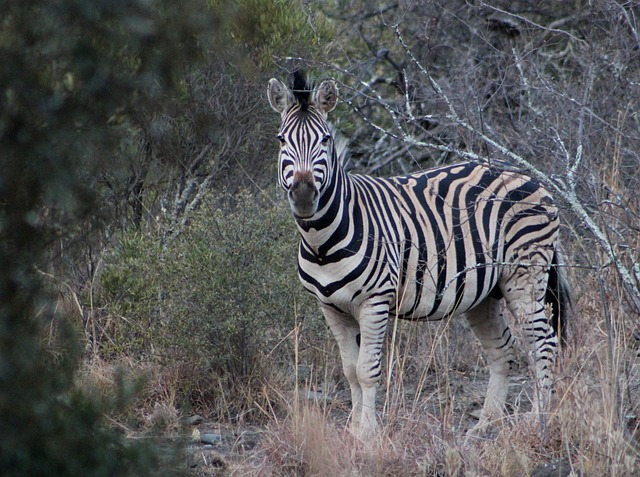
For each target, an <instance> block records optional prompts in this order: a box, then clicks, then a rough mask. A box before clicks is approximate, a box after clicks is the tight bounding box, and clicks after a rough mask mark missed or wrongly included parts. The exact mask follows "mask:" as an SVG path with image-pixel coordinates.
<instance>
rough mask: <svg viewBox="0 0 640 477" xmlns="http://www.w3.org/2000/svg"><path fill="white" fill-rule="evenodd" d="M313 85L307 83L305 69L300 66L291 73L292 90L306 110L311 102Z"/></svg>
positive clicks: (302, 107)
mask: <svg viewBox="0 0 640 477" xmlns="http://www.w3.org/2000/svg"><path fill="white" fill-rule="evenodd" d="M311 91H313V85H311V84H309V83H307V78H306V75H305V73H304V70H302V69H301V68H298V69H297V70H295V71H294V72H293V73H291V92H292V93H293V96H294V98H295V99H296V101H297V102H298V104H299V105H300V107H301V109H302V110H303V111H306V110H307V108H308V107H309V103H310V102H311Z"/></svg>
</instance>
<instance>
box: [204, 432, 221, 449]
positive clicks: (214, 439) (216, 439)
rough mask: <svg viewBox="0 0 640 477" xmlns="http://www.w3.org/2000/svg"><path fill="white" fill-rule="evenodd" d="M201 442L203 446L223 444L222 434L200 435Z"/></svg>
mask: <svg viewBox="0 0 640 477" xmlns="http://www.w3.org/2000/svg"><path fill="white" fill-rule="evenodd" d="M200 442H201V443H203V444H209V445H212V446H213V445H217V444H220V443H221V442H222V436H221V435H220V434H214V433H211V432H207V433H204V434H200Z"/></svg>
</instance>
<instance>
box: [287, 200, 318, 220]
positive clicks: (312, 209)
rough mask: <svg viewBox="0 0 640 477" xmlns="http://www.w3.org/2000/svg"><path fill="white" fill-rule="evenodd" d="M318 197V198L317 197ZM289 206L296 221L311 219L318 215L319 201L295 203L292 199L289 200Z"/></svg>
mask: <svg viewBox="0 0 640 477" xmlns="http://www.w3.org/2000/svg"><path fill="white" fill-rule="evenodd" d="M316 197H317V196H316ZM289 206H290V207H291V212H293V216H294V217H295V218H296V219H305V220H306V219H310V218H311V217H313V215H314V214H315V213H316V210H317V207H318V201H317V199H316V198H313V199H312V200H309V201H295V200H293V199H292V198H291V197H290V198H289Z"/></svg>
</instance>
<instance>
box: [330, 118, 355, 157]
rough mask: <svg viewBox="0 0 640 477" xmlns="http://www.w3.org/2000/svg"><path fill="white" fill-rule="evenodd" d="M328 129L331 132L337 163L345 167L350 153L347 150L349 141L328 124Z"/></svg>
mask: <svg viewBox="0 0 640 477" xmlns="http://www.w3.org/2000/svg"><path fill="white" fill-rule="evenodd" d="M329 129H330V130H331V136H333V147H334V148H335V150H336V157H337V158H338V163H339V164H342V165H343V166H346V164H347V161H348V160H349V155H350V154H351V151H350V150H349V141H348V140H347V138H346V137H344V136H342V135H341V134H340V133H339V132H338V131H336V128H335V127H333V124H329Z"/></svg>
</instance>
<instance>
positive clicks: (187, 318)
mask: <svg viewBox="0 0 640 477" xmlns="http://www.w3.org/2000/svg"><path fill="white" fill-rule="evenodd" d="M639 19H640V10H639V8H638V5H636V4H635V3H633V2H623V1H615V0H603V1H599V2H593V1H581V0H577V1H573V2H542V3H541V2H538V1H533V0H531V1H529V0H518V1H516V2H511V1H510V2H507V1H503V0H496V1H493V2H469V1H464V0H448V1H438V0H421V1H408V0H406V1H405V0H400V1H398V2H383V1H373V2H371V1H361V0H352V1H342V0H335V1H331V2H324V1H300V2H285V1H281V0H239V1H226V0H202V1H195V2H174V1H168V0H152V1H122V0H90V1H76V0H56V1H44V0H42V1H40V0H37V1H31V2H24V1H18V0H15V1H13V0H10V1H8V2H4V4H3V8H2V18H0V54H1V56H2V58H3V62H2V64H0V270H2V272H0V436H1V439H0V474H2V475H16V476H17V475H65V476H67V475H68V476H73V475H166V474H168V473H171V472H172V471H173V470H175V465H174V464H173V463H164V462H163V459H161V458H160V454H159V453H158V452H157V449H155V448H154V446H153V444H150V445H147V444H140V442H139V441H136V440H129V439H126V438H124V437H123V433H122V432H121V431H119V430H116V429H114V428H113V426H110V425H109V424H108V422H107V421H108V419H105V416H125V415H126V416H131V415H132V414H135V413H139V414H145V413H146V412H147V411H148V409H149V408H152V407H153V406H155V405H156V404H157V401H159V400H162V399H164V400H165V401H166V402H165V404H166V405H167V406H169V407H172V408H173V411H175V413H176V415H179V414H181V413H182V414H186V413H187V412H190V411H192V410H193V411H196V412H201V413H203V414H206V416H207V417H209V418H211V419H216V420H222V421H225V422H230V421H232V422H239V421H242V420H244V421H245V422H253V423H255V422H258V421H263V420H264V419H267V418H270V417H275V416H280V413H281V411H282V409H284V408H285V407H286V405H287V399H288V398H287V397H286V396H288V394H287V392H285V391H282V390H281V388H285V389H287V390H290V387H291V386H292V384H294V383H293V381H294V380H293V379H292V376H293V375H294V374H296V373H297V369H294V368H295V365H297V364H300V363H299V362H295V360H296V359H298V360H300V359H302V360H303V361H304V363H303V364H312V365H314V366H315V365H319V364H322V365H323V366H325V369H324V371H319V369H320V367H319V366H316V367H315V368H313V369H314V372H316V371H317V372H321V373H322V372H324V373H325V376H324V377H323V378H322V379H323V380H324V381H327V382H328V381H331V380H332V378H331V377H330V375H331V374H332V373H333V372H334V370H335V369H334V368H339V365H338V364H337V358H336V357H335V356H333V355H332V357H331V358H327V357H326V356H320V357H319V356H318V355H320V354H321V353H320V351H318V350H320V348H321V346H320V345H319V343H323V345H322V346H324V345H325V343H330V342H331V341H330V340H326V339H325V338H326V336H325V334H324V325H323V323H322V321H321V320H318V311H317V309H316V307H315V306H314V303H313V302H312V301H311V300H310V298H309V297H308V296H306V295H305V294H304V292H303V291H302V289H301V287H300V285H299V282H298V280H297V277H296V268H295V254H296V233H295V227H294V224H293V220H292V219H291V217H290V214H289V213H288V211H287V210H286V206H283V204H282V203H283V200H282V197H281V196H280V195H279V194H277V193H273V192H274V190H275V174H276V172H275V168H276V164H275V154H276V149H277V145H276V141H275V139H274V136H275V134H276V131H277V127H278V117H277V115H276V114H274V113H273V112H272V111H271V109H270V108H269V106H268V104H267V102H266V100H265V98H264V90H265V86H266V83H267V81H268V79H269V78H270V77H272V76H277V77H279V78H281V79H284V78H285V77H286V75H287V74H288V73H289V72H290V71H292V70H293V69H295V68H297V67H299V66H304V67H306V68H307V70H308V71H309V72H310V75H311V76H312V77H316V78H318V79H324V78H326V77H333V78H334V79H336V80H337V82H338V84H339V86H340V98H341V102H340V104H339V106H338V108H337V110H336V111H335V112H334V113H332V118H331V119H332V121H334V123H336V126H337V128H338V129H339V130H340V131H341V132H342V133H343V134H344V135H346V136H347V137H348V138H349V142H350V147H351V155H350V158H349V161H348V164H347V166H348V167H349V168H350V169H353V170H356V171H358V172H365V173H371V174H395V173H402V172H409V171H412V170H416V169H421V168H427V167H432V166H434V165H438V164H442V163H445V162H450V161H456V160H458V159H459V158H460V157H476V158H480V159H493V158H501V159H504V158H506V159H509V160H513V159H516V160H519V159H523V162H521V163H518V165H519V166H520V167H523V168H524V169H527V170H529V171H530V172H531V171H532V170H534V169H535V170H538V171H542V173H543V175H544V177H542V179H543V180H546V181H547V183H548V185H549V186H550V187H551V188H555V189H554V192H555V195H556V197H558V199H559V201H560V203H561V205H562V206H563V207H564V210H563V223H564V226H565V229H564V230H563V234H564V235H565V237H564V242H565V243H566V244H567V245H568V246H567V249H568V252H569V254H568V255H569V256H570V257H571V262H570V263H571V265H572V267H571V268H569V269H568V273H569V275H570V277H571V279H572V282H573V284H574V288H575V290H576V294H575V302H576V306H577V307H578V309H579V310H580V311H582V314H581V315H580V316H578V317H577V318H576V321H575V323H576V325H575V327H574V330H573V331H574V333H573V338H572V340H573V345H572V346H573V348H572V352H574V353H576V356H583V355H581V354H580V352H581V350H583V351H584V350H587V351H589V352H591V350H593V349H599V348H598V346H600V345H601V343H600V342H594V339H593V337H592V336H591V335H587V331H588V330H599V333H600V334H601V335H602V336H603V337H604V338H603V340H604V342H605V344H606V346H605V348H606V353H604V354H603V355H598V356H597V359H598V360H600V361H598V366H602V367H603V369H605V368H606V370H607V373H608V376H616V379H613V380H609V378H607V389H608V390H609V391H610V393H611V395H610V396H609V398H610V400H609V401H608V400H606V399H605V400H597V399H596V400H594V399H593V396H592V395H588V393H587V391H583V390H582V388H581V387H580V383H581V381H580V379H579V378H578V377H576V378H575V380H576V383H577V384H576V388H577V389H579V390H580V393H583V394H584V396H583V395H582V394H580V395H578V394H579V393H578V394H576V396H573V397H572V396H570V397H569V398H568V402H569V403H573V402H574V401H573V400H572V399H574V400H575V401H576V402H578V403H582V404H583V405H585V406H587V405H588V404H589V405H592V407H590V408H589V409H591V410H592V411H593V410H594V409H596V408H597V409H600V407H598V406H600V404H599V403H601V402H602V403H605V404H606V403H613V404H611V405H608V404H607V405H606V406H605V405H604V404H603V405H602V406H601V407H602V408H603V409H609V410H610V411H607V412H610V417H607V419H608V420H607V423H608V424H607V425H608V426H609V427H610V429H613V431H615V432H613V431H611V433H609V434H607V435H604V437H603V435H602V434H599V433H598V432H596V431H594V430H591V431H593V432H592V435H593V436H595V437H593V440H594V442H595V440H596V439H600V440H602V439H605V440H606V439H607V438H609V440H608V441H607V442H609V443H615V444H616V445H612V449H613V448H614V447H615V448H616V449H619V448H622V449H624V451H620V453H619V455H618V454H615V452H614V451H613V450H612V451H611V452H609V451H603V452H605V453H607V452H608V454H607V459H608V460H606V459H603V460H602V461H600V460H598V458H599V457H598V456H596V453H595V452H592V451H593V449H594V447H593V446H592V445H591V443H590V442H591V441H589V440H588V439H584V440H580V439H581V438H576V437H575V435H579V434H584V433H583V432H582V431H580V432H579V431H578V430H576V429H574V428H572V427H571V426H572V425H574V424H575V422H574V421H575V420H571V419H569V418H567V419H569V421H568V422H570V424H568V425H567V424H566V423H565V424H564V425H565V427H564V428H563V429H564V430H563V431H562V432H563V434H562V436H563V437H562V438H563V439H567V442H564V443H563V442H561V439H558V442H560V444H558V448H559V449H560V448H562V449H564V447H567V448H568V447H571V446H572V445H573V444H575V449H578V450H574V451H572V452H574V455H573V457H575V458H577V457H579V456H577V455H576V453H577V452H582V454H581V455H582V456H583V457H585V456H586V457H585V458H590V456H593V459H594V462H595V463H594V464H593V467H590V468H591V469H595V470H593V473H594V474H597V473H598V472H599V470H601V469H603V468H606V465H610V466H613V465H618V466H619V468H620V469H623V470H621V471H620V474H619V475H624V472H625V469H626V470H628V469H632V468H633V465H631V464H629V465H627V463H626V460H625V459H627V458H629V455H633V454H632V453H631V451H629V449H632V448H633V446H632V445H628V444H627V443H628V442H631V441H632V439H634V438H637V434H638V426H637V425H636V426H635V427H634V426H633V423H632V422H631V420H630V419H631V418H629V417H628V416H636V415H637V414H638V412H640V404H639V403H638V402H637V399H636V400H635V401H634V399H633V393H634V389H632V385H631V384H630V383H631V382H632V381H633V379H631V378H629V379H627V380H623V379H622V378H621V376H634V375H633V371H632V370H631V369H632V368H631V365H630V364H629V361H626V360H625V359H626V358H624V356H623V352H622V351H620V349H621V348H620V343H623V344H624V343H627V342H628V341H629V340H632V339H633V336H634V333H637V317H638V313H639V312H640V309H639V308H640V305H639V304H640V298H638V297H640V292H639V291H638V290H639V289H640V258H639V257H640V242H639V241H638V237H640V230H639V229H638V223H640V196H639V195H638V190H639V187H638V185H639V183H638V180H639V176H638V174H637V170H638V168H639V167H640V153H639V152H638V151H640V120H639V116H638V111H639V110H640V104H639V101H640V23H639V22H640V20H639ZM534 172H535V171H534ZM265 191H266V192H265ZM625 274H626V275H625ZM594 290H597V297H596V294H595V292H594ZM582 315H584V316H582ZM587 319H588V320H591V321H586V320H587ZM580 320H583V321H580ZM329 346H330V345H329ZM624 349H626V348H624ZM413 351H415V350H412V352H413ZM587 351H585V353H586V352H587ZM300 353H302V355H304V357H303V358H301V356H302V355H301V354H300ZM304 353H307V354H306V355H305V354H304ZM588 356H589V358H588V359H591V358H590V357H591V355H590V354H589V355H588ZM602 356H604V357H602ZM465 357H466V356H464V357H462V358H460V359H464V358H465ZM323 360H324V361H323ZM97 363H98V364H97ZM123 363H126V364H127V366H129V367H131V368H134V369H143V370H148V369H153V373H159V374H160V375H161V377H160V378H158V379H157V380H156V381H154V378H152V379H151V381H150V382H151V385H149V383H147V384H146V385H145V384H144V382H143V381H140V380H138V379H125V378H123V376H124V375H123V374H118V373H116V377H115V378H113V379H112V380H108V385H107V386H102V387H100V386H93V385H92V384H90V380H86V379H78V375H79V374H83V373H79V370H82V371H85V370H87V369H89V370H91V369H94V368H98V367H99V366H105V367H117V365H121V364H123ZM602 363H605V364H602ZM469 366H472V365H469ZM414 371H415V370H414ZM415 372H416V373H421V372H422V370H419V369H418V370H417V371H415ZM579 372H582V368H580V369H578V370H577V371H576V373H579ZM153 373H151V374H153ZM85 374H91V373H90V372H89V373H85ZM338 374H339V373H338ZM314 379H319V378H318V376H314ZM322 379H321V380H322ZM589 379H593V376H590V377H589ZM636 381H637V380H636ZM78 382H82V386H78V384H77V383H78ZM572 382H573V380H572ZM167 383H169V384H167ZM325 384H326V383H325ZM287 386H289V388H287ZM150 387H155V389H152V390H150V389H149V388H150ZM99 389H101V391H100V390H99ZM584 389H587V386H586V385H585V386H584ZM609 391H608V392H609ZM572 392H573V391H572ZM140 393H141V394H142V396H143V398H142V399H143V400H144V399H146V402H143V403H142V404H140V400H138V401H136V400H135V396H140V395H141V394H140ZM154 393H155V394H154ZM576 393H577V392H576ZM625 393H626V394H625ZM167 396H169V397H167ZM609 398H607V399H609ZM132 402H135V403H136V404H137V405H139V406H142V407H144V409H135V410H133V411H132V410H131V403H132ZM593 403H595V404H593ZM572 412H573V411H572ZM593 412H596V411H593ZM598 412H600V411H598ZM603 412H604V411H603ZM569 414H570V413H569ZM571 415H573V414H571ZM607 416H609V414H607ZM603 419H604V418H603ZM134 421H135V419H134ZM142 421H144V419H137V422H138V423H140V422H142ZM127 425H129V423H127ZM567 426H568V427H567ZM574 427H575V426H574ZM133 428H134V425H133V424H132V425H131V427H130V428H129V429H130V430H132V429H133ZM580 429H582V428H581V427H580ZM591 431H590V432H591ZM572 433H573V434H572ZM574 434H575V435H574ZM612 435H614V436H615V439H613V438H611V436H612ZM568 436H570V437H568ZM568 439H573V440H571V441H569V440H568ZM417 440H420V439H417ZM145 442H146V441H145ZM443 442H444V441H443ZM598 442H599V441H598ZM621 443H624V445H622V444H621ZM565 444H566V445H565ZM563 446H564V447H563ZM441 447H442V445H440V447H438V449H440V451H442V452H440V454H434V455H436V457H434V459H436V458H440V457H442V455H444V450H443V448H441ZM529 447H530V449H529V450H531V448H535V446H533V447H531V446H529ZM561 452H564V451H563V450H559V451H558V453H561ZM616 452H617V451H616ZM162 454H163V455H167V453H166V452H165V451H163V453H162ZM275 454H278V455H279V456H280V454H281V453H280V450H279V448H278V451H277V452H275V453H274V455H275ZM441 454H442V455H441ZM349 456H350V457H351V454H349ZM437 456H440V457H437ZM169 457H170V456H169ZM278 458H281V456H280V457H278ZM616 459H617V460H616ZM400 462H401V463H402V460H400ZM588 463H589V462H588ZM605 464H606V465H605ZM599 466H600V467H599ZM425 468H426V467H425ZM430 468H432V469H439V470H440V471H442V462H441V461H440V462H436V463H434V464H433V467H430ZM583 468H589V467H588V466H587V465H586V464H585V466H583ZM611 468H613V467H611ZM434 472H435V470H434ZM440 473H442V472H440Z"/></svg>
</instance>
